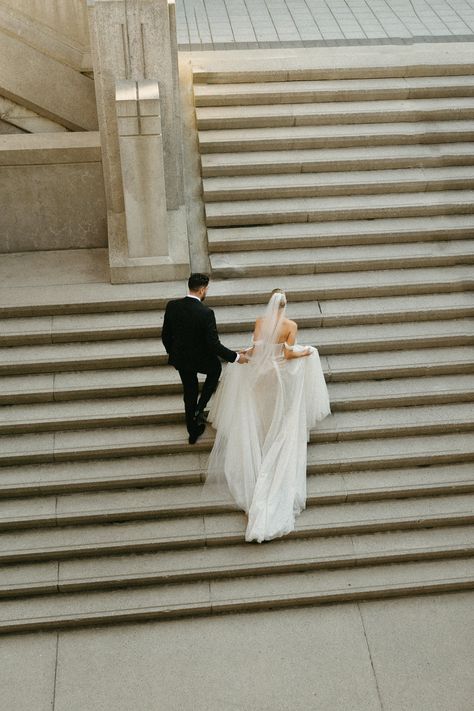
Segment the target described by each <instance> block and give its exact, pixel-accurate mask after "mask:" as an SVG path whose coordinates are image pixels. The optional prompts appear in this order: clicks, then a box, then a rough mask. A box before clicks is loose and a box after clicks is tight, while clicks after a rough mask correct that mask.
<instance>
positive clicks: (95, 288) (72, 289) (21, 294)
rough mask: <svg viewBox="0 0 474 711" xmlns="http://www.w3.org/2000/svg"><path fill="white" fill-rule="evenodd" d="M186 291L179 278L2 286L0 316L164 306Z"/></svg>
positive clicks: (78, 312)
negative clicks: (160, 280) (133, 282)
mask: <svg viewBox="0 0 474 711" xmlns="http://www.w3.org/2000/svg"><path fill="white" fill-rule="evenodd" d="M185 294H186V284H185V283H183V281H170V282H166V281H165V282H160V289H159V293H157V289H156V283H153V282H150V283H143V284H107V283H93V284H54V285H41V286H38V285H36V286H25V287H22V288H21V289H15V288H5V289H2V301H1V303H0V318H2V319H3V318H23V317H26V318H30V317H31V316H64V315H70V314H99V313H114V312H116V311H120V312H124V311H145V310H148V309H164V308H165V306H166V304H167V302H168V301H169V300H170V299H179V298H181V297H182V296H185Z"/></svg>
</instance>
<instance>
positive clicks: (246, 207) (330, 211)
mask: <svg viewBox="0 0 474 711" xmlns="http://www.w3.org/2000/svg"><path fill="white" fill-rule="evenodd" d="M473 197H474V191H472V190H448V191H442V190H439V191H433V192H415V193H409V192H407V193H400V194H397V193H389V194H387V195H340V196H330V197H327V196H326V197H311V198H309V197H307V198H280V199H266V200H264V199H262V200H243V201H240V202H235V201H228V202H217V203H215V202H214V203H207V204H206V224H207V226H208V227H234V226H240V225H242V226H244V225H275V224H277V223H286V222H291V223H296V222H327V221H340V220H361V219H364V220H367V219H372V218H387V217H391V216H393V217H421V216H423V215H425V216H427V217H431V216H433V215H450V214H453V213H454V214H457V215H459V214H472V213H473V212H474V208H473V205H474V202H473Z"/></svg>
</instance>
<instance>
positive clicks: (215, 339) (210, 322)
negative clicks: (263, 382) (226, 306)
mask: <svg viewBox="0 0 474 711" xmlns="http://www.w3.org/2000/svg"><path fill="white" fill-rule="evenodd" d="M206 342H207V347H208V350H209V351H210V352H211V353H213V354H214V355H217V356H220V357H221V358H222V359H223V360H226V361H227V362H228V363H233V362H234V361H236V360H237V357H238V353H236V352H235V351H231V350H230V348H226V347H225V346H224V345H223V344H222V343H221V342H220V340H219V334H218V333H217V324H216V317H215V315H214V311H212V309H209V310H208V312H207V314H206Z"/></svg>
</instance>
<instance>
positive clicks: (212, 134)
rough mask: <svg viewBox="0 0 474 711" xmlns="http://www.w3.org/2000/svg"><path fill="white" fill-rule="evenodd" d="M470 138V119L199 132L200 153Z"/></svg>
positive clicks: (473, 130)
mask: <svg viewBox="0 0 474 711" xmlns="http://www.w3.org/2000/svg"><path fill="white" fill-rule="evenodd" d="M473 140H474V121H470V120H465V121H462V120H461V121H420V122H417V123H406V122H398V123H366V124H362V123H361V124H348V125H344V124H342V125H335V126H289V127H282V128H273V127H268V128H245V129H244V128H242V129H220V130H213V131H200V132H199V150H200V152H201V153H229V152H237V151H244V152H248V151H275V150H295V149H307V148H343V147H354V146H368V147H373V146H399V145H408V144H420V143H422V144H424V143H436V144H437V143H452V142H455V141H461V142H466V141H473Z"/></svg>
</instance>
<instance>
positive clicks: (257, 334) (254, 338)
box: [244, 318, 261, 357]
mask: <svg viewBox="0 0 474 711" xmlns="http://www.w3.org/2000/svg"><path fill="white" fill-rule="evenodd" d="M260 328H261V319H259V318H258V319H257V320H256V321H255V326H254V329H253V336H252V343H253V345H252V346H250V348H246V349H245V351H244V352H245V354H246V355H247V356H249V357H250V356H252V354H253V352H254V349H255V343H256V342H257V341H258V339H259V338H260Z"/></svg>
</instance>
